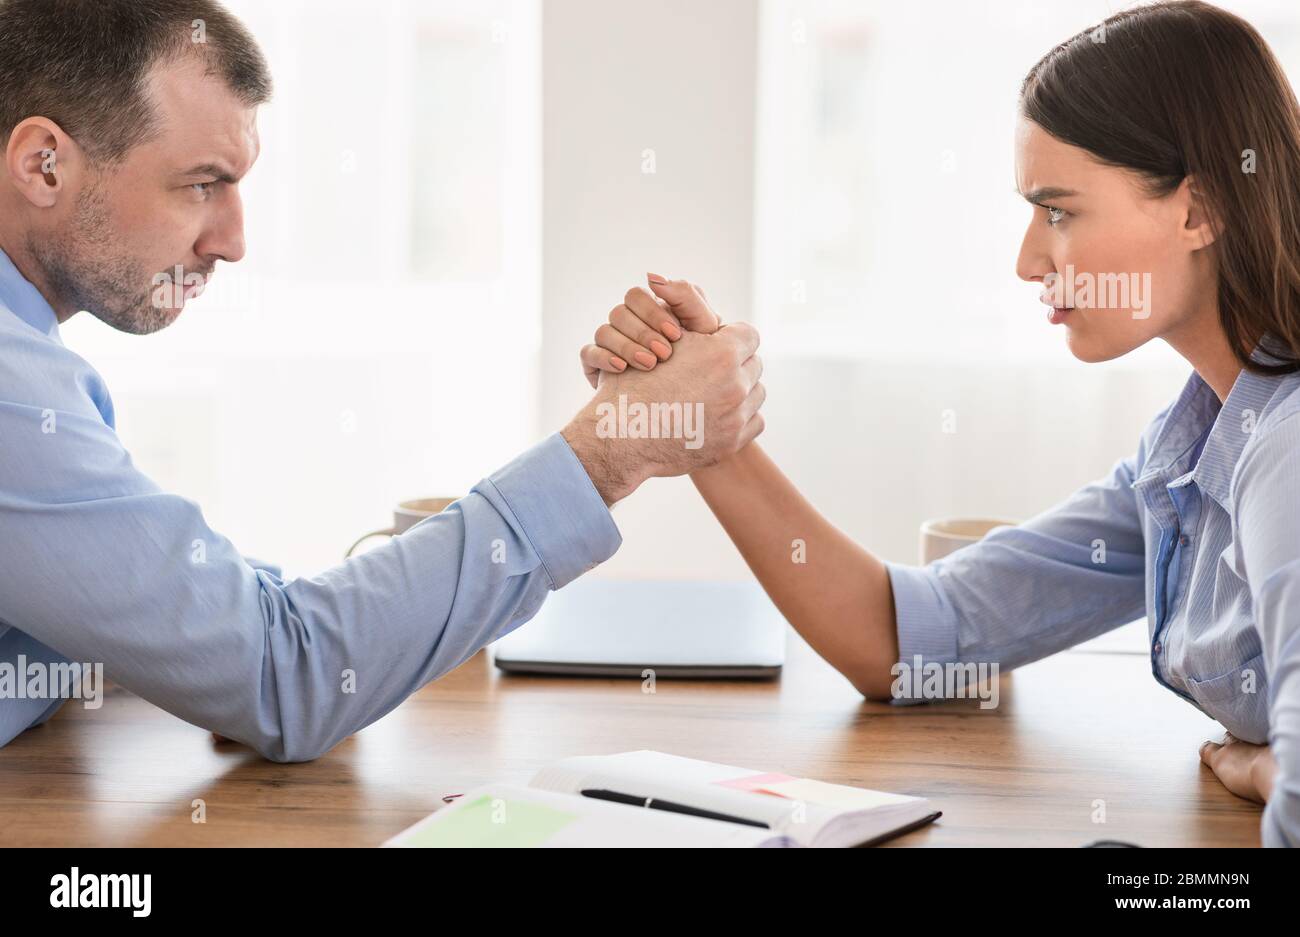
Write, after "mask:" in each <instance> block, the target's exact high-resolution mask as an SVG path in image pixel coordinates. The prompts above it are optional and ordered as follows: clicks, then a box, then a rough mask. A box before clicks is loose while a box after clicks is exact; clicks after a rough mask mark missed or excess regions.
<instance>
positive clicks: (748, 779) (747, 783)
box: [714, 773, 798, 797]
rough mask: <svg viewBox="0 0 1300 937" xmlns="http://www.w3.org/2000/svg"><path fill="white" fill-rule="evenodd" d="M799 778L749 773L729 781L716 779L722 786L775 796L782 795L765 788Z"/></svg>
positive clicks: (716, 782)
mask: <svg viewBox="0 0 1300 937" xmlns="http://www.w3.org/2000/svg"><path fill="white" fill-rule="evenodd" d="M797 780H798V778H792V777H790V775H788V774H777V773H770V774H747V775H745V776H744V777H740V778H732V779H731V780H729V781H715V782H714V783H715V784H718V785H719V786H721V787H731V788H735V789H736V790H738V791H753V792H755V793H757V794H770V795H771V796H773V797H779V796H781V795H779V794H774V793H772V792H771V791H765V790H763V788H765V787H767V785H769V784H781V783H783V782H785V781H797Z"/></svg>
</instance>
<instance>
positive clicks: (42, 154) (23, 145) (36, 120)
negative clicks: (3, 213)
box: [5, 117, 81, 208]
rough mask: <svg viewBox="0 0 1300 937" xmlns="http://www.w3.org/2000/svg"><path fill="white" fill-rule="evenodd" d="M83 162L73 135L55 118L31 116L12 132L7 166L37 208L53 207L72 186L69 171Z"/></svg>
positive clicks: (14, 181)
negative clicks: (53, 119) (65, 130)
mask: <svg viewBox="0 0 1300 937" xmlns="http://www.w3.org/2000/svg"><path fill="white" fill-rule="evenodd" d="M80 164H81V152H80V150H79V148H78V147H77V145H76V144H75V143H73V142H72V138H71V137H69V136H68V135H67V134H66V133H64V132H63V130H62V128H60V127H59V125H58V124H56V123H54V121H52V120H47V119H46V118H44V117H28V118H27V119H26V120H24V121H23V122H22V123H20V124H19V125H18V126H17V127H15V128H14V129H13V133H11V134H10V135H9V143H8V145H7V146H6V147H5V169H6V170H7V171H8V175H9V182H10V184H11V185H13V187H14V188H15V189H17V190H18V192H19V193H21V194H22V196H23V197H24V198H26V199H27V201H29V202H30V203H31V204H32V205H34V206H35V207H37V208H52V207H54V205H55V204H57V203H58V201H59V198H60V196H61V195H62V194H63V193H64V192H65V191H68V189H69V175H70V174H71V173H74V172H76V171H77V170H78V169H79V167H80Z"/></svg>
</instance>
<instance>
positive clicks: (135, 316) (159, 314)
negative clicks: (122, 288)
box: [90, 302, 185, 335]
mask: <svg viewBox="0 0 1300 937" xmlns="http://www.w3.org/2000/svg"><path fill="white" fill-rule="evenodd" d="M184 308H185V304H184V303H183V302H182V303H181V304H180V305H179V306H164V307H158V306H154V305H152V304H145V305H143V306H137V307H135V308H133V309H129V310H123V311H120V312H118V311H114V312H111V313H107V312H102V311H101V312H96V311H95V310H93V309H92V310H90V314H91V315H93V316H94V317H95V318H96V319H98V320H99V321H100V322H103V323H104V324H105V325H107V326H108V327H109V328H113V329H116V330H117V331H119V332H125V333H127V334H128V335H152V334H153V333H154V332H161V331H162V330H163V329H165V328H167V326H169V325H171V324H172V323H173V322H175V321H176V320H177V319H178V318H179V317H180V314H181V310H182V309H184Z"/></svg>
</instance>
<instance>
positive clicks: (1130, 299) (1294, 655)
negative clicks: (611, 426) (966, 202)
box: [582, 2, 1300, 845]
mask: <svg viewBox="0 0 1300 937" xmlns="http://www.w3.org/2000/svg"><path fill="white" fill-rule="evenodd" d="M1019 116H1020V119H1019V121H1018V129H1017V136H1016V176H1017V183H1018V187H1019V190H1020V192H1021V194H1022V195H1023V196H1024V197H1025V199H1027V200H1028V201H1029V202H1030V203H1031V204H1032V206H1033V211H1032V219H1031V221H1030V224H1029V228H1028V230H1027V232H1026V233H1025V237H1024V241H1023V243H1022V245H1021V249H1020V255H1019V259H1018V261H1017V268H1016V273H1017V274H1018V275H1019V276H1020V277H1021V278H1022V279H1024V280H1027V281H1031V282H1034V283H1037V284H1040V286H1042V287H1043V294H1042V297H1041V298H1042V300H1043V301H1044V302H1045V303H1047V304H1048V307H1049V308H1048V318H1049V320H1050V321H1051V322H1052V323H1053V324H1057V325H1061V326H1064V328H1065V335H1066V341H1067V342H1068V343H1069V346H1070V350H1071V351H1072V352H1073V353H1074V355H1075V356H1077V357H1078V358H1080V359H1081V360H1083V361H1087V362H1097V361H1105V360H1108V359H1111V358H1115V357H1117V356H1119V355H1123V354H1125V353H1127V352H1130V351H1132V350H1133V349H1135V348H1137V347H1139V346H1140V345H1143V344H1145V343H1146V342H1148V341H1151V340H1152V339H1155V338H1160V339H1163V340H1164V341H1166V342H1168V343H1169V345H1170V346H1172V347H1173V348H1174V349H1175V350H1176V351H1178V352H1179V353H1180V354H1181V355H1182V356H1183V357H1185V358H1186V359H1187V361H1188V362H1189V363H1190V364H1191V366H1192V368H1193V369H1194V373H1193V374H1192V375H1191V377H1190V378H1189V380H1188V382H1187V385H1186V387H1185V388H1184V390H1183V391H1182V393H1181V395H1180V396H1179V397H1178V399H1177V400H1176V401H1174V403H1172V404H1171V405H1170V406H1169V407H1167V408H1166V409H1165V410H1164V411H1162V412H1161V413H1160V414H1158V415H1157V416H1156V417H1155V418H1154V420H1152V422H1151V424H1150V425H1149V427H1148V428H1147V429H1146V431H1145V432H1144V433H1143V434H1142V436H1141V438H1140V440H1139V442H1138V446H1137V451H1136V453H1135V454H1134V455H1133V456H1131V457H1129V458H1126V459H1122V460H1121V461H1119V462H1118V463H1117V464H1116V465H1115V467H1114V469H1113V471H1112V472H1111V474H1110V475H1109V476H1108V477H1106V478H1103V479H1101V480H1100V481H1098V482H1096V483H1095V484H1092V485H1089V486H1087V487H1085V488H1083V489H1082V490H1081V491H1078V492H1076V493H1075V494H1074V495H1073V496H1071V497H1070V498H1069V499H1067V500H1066V501H1065V502H1064V503H1062V504H1060V505H1058V506H1057V507H1055V508H1053V509H1052V510H1049V511H1047V512H1045V513H1043V514H1041V515H1039V516H1037V517H1035V518H1033V519H1032V520H1030V521H1027V522H1026V523H1024V524H1022V525H1020V526H1018V527H1003V528H1000V529H998V530H996V531H994V532H993V533H992V534H990V535H989V536H988V537H987V538H986V539H985V540H984V541H982V542H981V543H979V544H976V545H974V546H971V547H969V548H967V549H965V550H962V551H960V552H958V553H956V554H954V555H952V556H950V557H948V558H945V559H943V560H940V561H938V562H935V563H933V564H931V565H929V566H927V567H925V568H917V567H908V566H900V565H896V564H892V563H885V562H882V561H881V560H879V559H877V558H876V557H874V556H872V555H871V554H870V553H869V552H867V551H866V550H865V549H863V548H862V547H861V546H859V545H858V544H856V543H854V542H853V541H852V540H850V539H849V538H848V537H846V536H845V535H844V534H842V533H841V532H840V531H838V530H836V529H835V527H833V526H832V525H831V524H830V523H829V522H828V521H827V520H826V519H825V518H823V517H822V516H821V515H819V514H818V513H817V512H816V510H815V509H814V508H813V507H812V506H811V505H810V504H809V503H808V502H807V501H806V500H805V499H804V498H803V497H802V496H801V495H800V494H799V492H798V490H797V489H796V488H795V486H794V485H793V484H791V483H790V481H789V480H788V479H786V478H785V476H783V475H782V474H781V472H780V470H779V469H778V468H777V467H776V465H775V464H773V462H772V461H771V460H770V459H769V458H768V457H767V456H766V455H765V454H764V453H763V451H762V450H761V449H760V448H759V446H758V445H757V444H751V445H750V446H748V447H747V448H745V449H744V450H742V451H741V452H739V453H738V454H737V455H735V456H733V457H731V458H730V459H728V460H727V461H725V462H723V463H720V464H718V465H716V466H714V467H712V468H709V469H706V470H704V471H701V472H698V473H696V474H695V475H694V476H692V477H693V479H694V481H695V484H696V486H697V487H698V489H699V491H700V493H701V494H702V495H703V497H704V499H705V500H706V501H707V502H708V504H709V506H710V508H711V509H712V510H713V512H714V514H715V515H716V516H717V518H718V520H719V521H720V522H721V523H722V525H723V527H724V528H725V529H726V530H727V533H728V534H729V535H730V536H731V538H732V540H733V541H734V542H735V544H736V546H737V547H738V548H739V550H740V552H741V554H742V555H743V556H744V558H745V560H746V562H748V563H749V565H750V568H751V569H752V570H753V571H754V574H755V575H756V576H757V577H758V579H759V580H760V581H761V582H762V584H763V586H764V587H765V588H766V589H767V592H768V594H769V595H770V596H771V597H772V599H773V601H774V602H775V603H776V604H777V606H778V607H779V608H780V609H781V611H782V612H783V613H784V614H785V616H786V618H787V619H788V620H789V621H790V622H791V624H793V625H794V627H796V628H797V629H798V630H799V631H800V633H801V634H802V635H803V636H804V637H805V638H806V639H807V640H808V642H809V643H810V644H811V645H812V646H813V647H814V648H815V649H816V650H817V651H818V652H819V653H820V654H821V655H822V656H823V657H825V658H826V660H828V661H829V662H830V663H831V664H833V665H834V666H835V667H836V668H838V669H839V670H840V671H841V672H842V673H843V674H844V675H845V676H847V677H848V678H849V679H850V680H851V681H852V682H853V684H854V685H855V686H856V687H857V688H858V689H859V690H861V691H862V693H863V694H865V695H866V696H868V697H871V698H873V699H888V698H890V697H891V696H893V697H894V698H895V699H897V698H899V697H900V694H899V693H898V692H892V693H891V688H892V685H893V684H894V681H893V680H892V678H893V676H894V675H895V674H896V673H898V672H899V670H898V668H897V667H896V666H895V665H896V664H902V665H906V666H913V665H914V662H915V663H919V662H925V663H929V662H935V663H941V664H942V663H954V662H959V663H974V662H996V663H998V664H999V665H1000V666H1001V667H1002V668H1011V667H1015V666H1018V665H1020V664H1024V663H1027V662H1029V661H1032V660H1036V659H1038V658H1041V657H1043V656H1046V655H1048V654H1051V653H1054V652H1056V651H1059V650H1062V649H1064V648H1066V647H1069V646H1071V645H1074V644H1077V643H1079V642H1081V641H1083V640H1085V639H1087V638H1090V637H1092V636H1094V635H1097V634H1099V633H1101V632H1104V631H1106V630H1109V629H1111V628H1114V627H1117V626H1118V625H1121V624H1123V623H1125V622H1127V621H1131V620H1132V619H1134V618H1136V617H1137V616H1138V614H1139V613H1141V612H1142V611H1144V610H1145V612H1146V615H1147V619H1148V624H1149V633H1150V651H1151V661H1152V670H1153V673H1154V674H1155V676H1156V679H1157V680H1158V681H1159V682H1160V683H1162V684H1164V685H1165V686H1166V687H1167V688H1169V689H1170V690H1172V691H1173V692H1174V693H1177V694H1178V695H1179V696H1182V697H1184V698H1185V699H1187V700H1189V701H1190V702H1192V703H1193V704H1194V705H1196V706H1198V707H1200V708H1201V709H1202V710H1204V711H1205V712H1206V713H1207V714H1209V715H1210V716H1212V717H1213V718H1215V719H1217V720H1219V722H1221V723H1222V724H1223V725H1224V727H1225V728H1227V729H1228V730H1229V733H1230V735H1229V736H1228V737H1227V738H1226V739H1225V740H1224V743H1223V744H1214V743H1207V744H1206V745H1205V746H1203V747H1202V750H1201V757H1202V758H1203V759H1204V760H1205V762H1206V763H1207V764H1208V765H1209V766H1210V767H1211V768H1212V769H1213V770H1214V772H1215V773H1216V775H1217V776H1218V777H1219V778H1220V779H1221V780H1222V782H1223V783H1224V784H1225V785H1226V786H1227V787H1228V788H1229V789H1230V790H1232V791H1233V792H1234V793H1236V794H1238V795H1240V796H1243V797H1248V798H1252V799H1255V800H1258V801H1261V802H1265V803H1267V806H1266V808H1265V811H1264V820H1263V838H1264V842H1265V843H1266V844H1268V845H1296V844H1298V843H1300V458H1298V457H1297V456H1298V455H1300V374H1297V371H1298V370H1300V108H1298V107H1297V103H1296V98H1295V96H1294V94H1293V92H1292V91H1291V88H1290V86H1289V85H1288V83H1287V80H1286V77H1285V76H1284V74H1283V73H1282V70H1281V68H1280V67H1279V66H1278V63H1277V61H1276V60H1275V58H1274V57H1273V55H1272V53H1271V51H1270V50H1269V48H1268V46H1267V45H1266V44H1265V43H1264V41H1263V40H1262V39H1261V38H1260V36H1259V35H1258V33H1256V32H1255V30H1254V29H1253V28H1252V27H1251V26H1250V25H1249V24H1247V23H1246V22H1244V21H1242V20H1241V19H1239V18H1237V17H1235V16H1233V15H1231V14H1229V13H1226V12H1224V11H1223V10H1220V9H1217V8H1215V7H1213V6H1209V5H1207V4H1204V3H1199V2H1176V3H1163V4H1158V5H1155V6H1147V7H1142V8H1139V9H1135V10H1130V11H1127V12H1123V13H1119V14H1116V15H1115V16H1112V17H1110V18H1109V19H1108V20H1106V21H1105V23H1104V24H1103V25H1102V26H1101V27H1099V28H1093V29H1089V30H1087V31H1085V32H1082V33H1080V34H1079V35H1077V36H1075V37H1074V38H1072V39H1070V40H1068V41H1067V42H1064V43H1062V44H1061V45H1059V46H1057V47H1056V48H1054V49H1053V50H1052V51H1051V52H1049V53H1048V54H1047V55H1046V56H1044V57H1043V59H1042V60H1041V61H1039V63H1038V64H1037V65H1035V66H1034V67H1033V69H1032V70H1031V71H1030V72H1029V75H1028V76H1027V77H1026V78H1025V80H1024V83H1023V85H1022V87H1021V92H1020V115H1019ZM1139 275H1140V276H1139ZM649 280H650V290H649V291H646V290H644V289H635V290H633V291H631V292H629V293H628V295H627V297H626V300H625V302H624V304H623V305H620V306H618V307H616V308H615V309H614V310H613V312H612V313H611V314H610V320H609V324H608V325H603V326H602V327H601V328H600V330H599V331H598V332H597V334H596V344H593V345H588V346H587V347H585V348H584V349H583V350H582V359H583V362H584V365H585V367H586V369H587V372H588V375H589V377H591V378H593V380H594V379H595V378H596V377H597V375H598V374H599V372H610V373H614V374H617V373H620V372H624V371H626V370H627V369H628V368H629V367H631V368H635V369H641V370H648V369H650V368H652V367H654V366H656V365H657V364H658V363H659V362H662V361H664V360H666V359H667V358H669V357H670V356H671V350H670V346H671V343H672V342H674V341H679V340H695V339H693V338H692V337H691V336H686V337H685V338H683V332H682V330H683V329H684V330H686V331H688V332H689V331H700V332H709V331H712V330H714V329H716V328H717V327H718V326H719V324H720V320H719V318H718V317H717V315H716V314H715V313H714V312H713V311H712V310H711V309H710V307H709V305H708V302H707V301H706V299H705V297H704V294H703V293H702V292H700V291H699V290H698V289H696V288H695V287H693V286H691V285H690V284H688V283H684V282H679V281H665V280H664V279H663V278H662V277H657V276H654V275H651V276H650V277H649ZM1130 282H1131V283H1132V284H1133V285H1134V286H1135V287H1136V288H1137V289H1135V290H1134V291H1133V292H1132V293H1130V292H1129V291H1128V290H1124V289H1121V288H1120V287H1121V286H1123V285H1125V284H1128V283H1130ZM1144 284H1149V287H1150V289H1149V291H1142V292H1144V293H1145V295H1143V296H1142V297H1141V298H1140V299H1139V298H1138V296H1137V294H1138V292H1139V291H1140V287H1141V286H1142V285H1144ZM1085 286H1087V287H1088V288H1087V289H1086V290H1085V289H1084V287H1085ZM1153 300H1154V301H1153ZM668 366H671V365H668ZM757 504H761V505H763V506H764V509H763V510H762V511H755V510H753V507H754V505H757ZM795 540H802V541H804V542H805V544H806V547H805V549H806V555H807V557H808V558H809V559H808V562H807V563H806V564H795V563H792V562H791V544H792V541H795ZM1099 548H1100V549H1099ZM899 683H901V681H899Z"/></svg>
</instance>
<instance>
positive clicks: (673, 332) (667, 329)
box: [660, 322, 682, 342]
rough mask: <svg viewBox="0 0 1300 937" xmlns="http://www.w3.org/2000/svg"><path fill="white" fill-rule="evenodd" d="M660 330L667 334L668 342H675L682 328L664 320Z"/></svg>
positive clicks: (679, 336)
mask: <svg viewBox="0 0 1300 937" xmlns="http://www.w3.org/2000/svg"><path fill="white" fill-rule="evenodd" d="M660 331H661V332H663V333H664V334H665V335H667V336H668V341H670V342H675V341H677V339H679V338H681V337H682V330H681V329H679V328H678V327H677V326H675V325H673V324H672V323H671V322H665V323H664V324H663V327H662V328H661V329H660Z"/></svg>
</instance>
